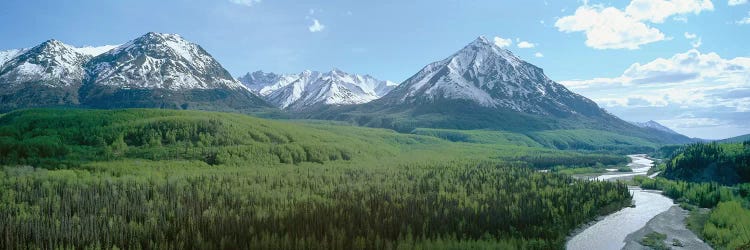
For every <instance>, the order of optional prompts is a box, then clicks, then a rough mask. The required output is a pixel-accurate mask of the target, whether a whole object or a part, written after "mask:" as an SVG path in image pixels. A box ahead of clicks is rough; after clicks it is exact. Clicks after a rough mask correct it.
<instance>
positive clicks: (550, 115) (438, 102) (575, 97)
mask: <svg viewBox="0 0 750 250" xmlns="http://www.w3.org/2000/svg"><path fill="white" fill-rule="evenodd" d="M297 116H298V117H300V118H312V119H331V120H342V121H348V122H351V123H354V124H358V125H364V126H372V127H385V128H391V129H394V130H397V131H402V132H408V131H412V130H414V129H416V128H420V127H428V128H445V129H496V130H504V131H513V132H519V133H530V132H534V131H544V130H570V129H593V130H600V131H610V132H615V133H617V134H621V135H627V136H635V137H638V138H644V139H647V140H649V141H654V142H660V143H662V142H666V143H684V142H689V141H691V139H690V138H687V137H685V136H683V135H679V134H673V133H667V132H664V131H660V130H653V129H644V128H641V127H638V126H635V125H633V124H630V123H628V122H625V121H623V120H621V119H619V118H618V117H616V116H614V115H612V114H610V113H608V112H607V111H605V110H604V109H601V108H600V107H599V106H598V105H597V104H596V103H594V102H593V101H591V100H589V99H588V98H585V97H583V96H581V95H579V94H576V93H573V92H571V91H570V90H568V89H567V88H565V87H564V86H562V85H561V84H559V83H557V82H554V81H552V80H551V79H549V78H548V77H547V76H546V75H545V74H544V71H543V70H542V69H541V68H539V67H536V66H534V65H532V64H530V63H528V62H525V61H523V60H521V59H520V58H518V57H516V56H515V55H513V54H512V53H511V52H510V51H508V50H506V49H503V48H501V47H498V46H497V45H495V44H494V43H492V42H491V41H489V40H487V39H486V38H485V37H479V38H477V39H476V40H475V41H473V42H471V43H470V44H468V45H467V46H465V47H464V48H462V49H461V50H459V51H457V52H456V53H454V54H452V55H450V56H449V57H447V58H445V59H443V60H440V61H437V62H433V63H430V64H428V65H427V66H425V67H424V68H423V69H422V70H420V71H419V72H417V73H416V74H414V75H413V76H412V77H410V78H409V79H407V80H406V81H404V82H403V83H401V84H400V85H398V87H396V88H395V89H394V90H392V91H391V92H390V93H388V94H386V95H385V96H383V97H382V98H379V99H377V100H374V101H372V102H368V103H365V104H361V105H349V106H327V107H324V108H320V109H318V110H315V111H312V112H310V111H308V112H303V113H298V114H297Z"/></svg>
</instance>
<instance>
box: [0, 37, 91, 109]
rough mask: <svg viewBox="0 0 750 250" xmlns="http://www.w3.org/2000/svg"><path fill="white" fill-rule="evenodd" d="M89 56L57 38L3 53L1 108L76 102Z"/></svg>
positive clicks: (1, 60) (0, 91)
mask: <svg viewBox="0 0 750 250" xmlns="http://www.w3.org/2000/svg"><path fill="white" fill-rule="evenodd" d="M89 59H91V56H90V55H86V54H82V53H80V52H79V51H78V50H77V49H76V48H74V47H72V46H70V45H67V44H64V43H62V42H60V41H57V40H49V41H46V42H44V43H42V44H40V45H37V46H36V47H33V48H31V49H19V50H11V51H4V52H3V53H0V110H8V109H14V108H22V107H37V106H49V105H61V106H68V105H77V104H79V103H80V100H79V97H78V88H80V86H81V83H82V81H83V78H84V76H85V70H84V68H83V65H84V64H85V63H86V62H87V61H88V60H89Z"/></svg>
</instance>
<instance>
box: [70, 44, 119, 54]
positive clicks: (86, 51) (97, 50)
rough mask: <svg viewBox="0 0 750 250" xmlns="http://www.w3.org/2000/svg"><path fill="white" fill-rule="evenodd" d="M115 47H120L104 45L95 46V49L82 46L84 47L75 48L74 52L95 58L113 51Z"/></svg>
mask: <svg viewBox="0 0 750 250" xmlns="http://www.w3.org/2000/svg"><path fill="white" fill-rule="evenodd" d="M117 47H120V45H104V46H97V47H92V46H84V47H79V48H75V50H76V51H78V53H81V54H84V55H89V56H91V57H95V56H98V55H101V54H104V53H105V52H107V51H110V50H113V49H115V48H117Z"/></svg>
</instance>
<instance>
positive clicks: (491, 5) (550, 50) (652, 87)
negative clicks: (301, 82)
mask: <svg viewBox="0 0 750 250" xmlns="http://www.w3.org/2000/svg"><path fill="white" fill-rule="evenodd" d="M0 6H2V8H0V23H3V24H4V25H3V28H2V29H0V38H1V39H0V50H5V49H15V48H28V47H33V46H35V45H37V44H39V43H41V42H43V41H45V40H48V39H53V38H54V39H58V40H61V41H63V42H65V43H68V44H71V45H75V46H86V45H90V46H99V45H116V44H122V43H125V42H127V41H129V40H132V39H134V38H136V37H138V36H141V35H143V34H145V33H147V32H150V31H154V32H162V33H177V34H180V35H182V36H183V37H184V38H186V39H188V40H190V41H192V42H195V43H197V44H200V45H201V46H202V47H203V48H204V49H206V50H207V51H208V52H209V53H210V54H212V55H213V56H214V57H215V58H216V59H217V60H218V61H219V62H221V63H222V65H224V66H225V68H227V69H228V70H229V71H230V72H231V73H232V74H233V75H235V76H240V75H242V74H244V73H247V72H252V71H256V70H263V71H270V72H276V73H296V72H301V71H303V70H306V69H310V70H319V71H327V70H330V69H332V68H339V69H341V70H344V71H347V72H351V73H358V74H370V75H372V76H374V77H377V78H380V79H383V80H391V81H394V82H401V81H403V80H405V79H407V78H408V77H410V76H411V75H413V74H415V73H416V72H417V71H419V70H420V69H421V68H422V67H424V66H425V65H426V64H428V63H430V62H433V61H437V60H441V59H443V58H446V57H448V56H450V55H451V54H452V53H454V52H455V51H457V50H459V49H461V48H462V47H463V46H465V45H466V44H468V43H470V42H471V41H473V40H474V39H476V38H477V37H478V36H480V35H483V36H486V37H488V38H490V39H491V40H493V41H495V42H496V44H498V45H500V46H504V47H505V48H507V49H508V50H510V51H512V52H513V53H514V54H516V55H517V56H519V57H520V58H522V59H524V60H526V61H528V62H530V63H532V64H535V65H537V66H539V67H541V68H543V69H544V70H545V73H546V74H547V75H548V76H549V77H550V78H551V79H553V80H555V81H557V82H560V83H562V84H564V85H565V86H567V87H568V88H570V89H571V90H573V91H574V92H577V93H580V94H582V95H584V96H586V97H588V98H591V99H592V100H594V101H596V102H597V103H599V105H600V106H602V107H603V108H605V109H607V110H608V111H609V112H611V113H613V114H615V115H618V116H620V117H621V118H623V119H625V120H629V121H647V120H655V121H657V122H660V123H662V124H664V125H667V126H668V127H670V128H672V129H674V130H676V131H678V132H680V133H683V134H685V135H688V136H691V137H699V138H706V139H718V138H726V137H731V136H736V135H741V134H747V133H750V49H748V47H750V46H748V44H750V3H748V0H714V1H711V0H621V1H594V0H592V1H577V0H569V1H565V0H554V1H553V0H547V1H544V0H529V1H501V0H412V1H402V0H392V1H391V0H381V1H364V0H160V1H152V0H107V1H101V0H77V1H52V0H4V1H3V3H2V4H0Z"/></svg>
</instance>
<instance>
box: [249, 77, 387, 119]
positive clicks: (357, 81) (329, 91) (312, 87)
mask: <svg viewBox="0 0 750 250" xmlns="http://www.w3.org/2000/svg"><path fill="white" fill-rule="evenodd" d="M239 80H240V81H241V82H242V83H243V84H245V86H247V87H248V88H250V89H251V90H253V91H254V92H255V93H258V94H260V95H261V96H263V98H265V99H266V100H267V101H268V102H270V103H272V104H274V105H276V106H277V107H279V108H281V109H288V110H295V111H300V110H304V109H307V108H311V107H316V106H320V105H350V104H362V103H367V102H370V101H372V100H375V99H378V98H380V97H382V96H384V95H385V94H387V93H388V92H390V91H391V90H393V88H395V86H396V84H395V83H393V82H390V81H382V80H378V79H375V78H374V77H372V76H369V75H357V74H349V73H346V72H343V71H341V70H338V69H333V70H331V71H329V72H326V73H321V72H317V71H309V70H308V71H304V72H302V73H299V74H296V75H278V74H274V73H264V72H262V71H256V72H253V73H248V74H246V75H245V76H243V77H240V78H239Z"/></svg>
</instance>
